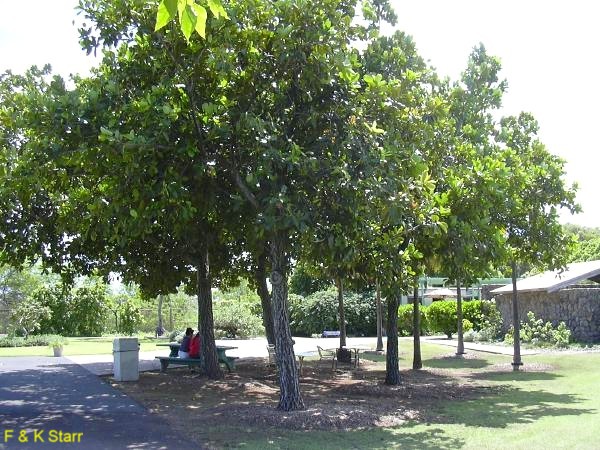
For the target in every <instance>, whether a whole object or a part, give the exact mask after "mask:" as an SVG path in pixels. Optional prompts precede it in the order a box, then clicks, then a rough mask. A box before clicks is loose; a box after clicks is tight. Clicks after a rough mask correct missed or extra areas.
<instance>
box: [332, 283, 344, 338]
mask: <svg viewBox="0 0 600 450" xmlns="http://www.w3.org/2000/svg"><path fill="white" fill-rule="evenodd" d="M335 281H336V285H337V291H338V318H339V321H338V323H339V326H340V348H342V347H345V346H346V315H345V314H344V282H343V281H342V279H341V278H339V277H338V278H336V280H335Z"/></svg>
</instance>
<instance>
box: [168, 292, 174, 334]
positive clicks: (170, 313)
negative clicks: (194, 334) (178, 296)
mask: <svg viewBox="0 0 600 450" xmlns="http://www.w3.org/2000/svg"><path fill="white" fill-rule="evenodd" d="M169 329H170V330H171V331H173V304H172V303H171V297H169Z"/></svg>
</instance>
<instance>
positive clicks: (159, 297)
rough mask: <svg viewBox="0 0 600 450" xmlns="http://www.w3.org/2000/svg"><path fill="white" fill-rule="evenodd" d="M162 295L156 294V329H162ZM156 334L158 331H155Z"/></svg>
mask: <svg viewBox="0 0 600 450" xmlns="http://www.w3.org/2000/svg"><path fill="white" fill-rule="evenodd" d="M163 299H164V296H163V295H162V294H161V295H159V296H158V326H157V331H158V330H162V329H163V316H162V306H163ZM156 334H157V335H158V333H156Z"/></svg>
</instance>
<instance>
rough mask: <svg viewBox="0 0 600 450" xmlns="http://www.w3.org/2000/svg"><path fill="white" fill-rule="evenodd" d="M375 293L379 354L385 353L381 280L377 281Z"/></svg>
mask: <svg viewBox="0 0 600 450" xmlns="http://www.w3.org/2000/svg"><path fill="white" fill-rule="evenodd" d="M375 293H376V298H377V348H376V350H377V351H378V352H382V351H383V307H382V306H381V288H380V287H379V280H375Z"/></svg>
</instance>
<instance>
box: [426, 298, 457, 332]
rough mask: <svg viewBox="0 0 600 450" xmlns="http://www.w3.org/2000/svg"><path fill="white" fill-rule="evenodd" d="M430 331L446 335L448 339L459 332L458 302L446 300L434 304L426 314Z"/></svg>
mask: <svg viewBox="0 0 600 450" xmlns="http://www.w3.org/2000/svg"><path fill="white" fill-rule="evenodd" d="M425 315H426V317H427V324H428V326H429V329H430V330H431V331H432V332H434V333H444V334H445V335H446V336H448V338H451V337H452V334H454V333H456V331H457V328H458V327H457V324H458V319H457V316H456V302H455V301H451V300H444V301H439V302H433V303H432V304H431V305H430V306H428V307H427V310H426V313H425Z"/></svg>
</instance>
